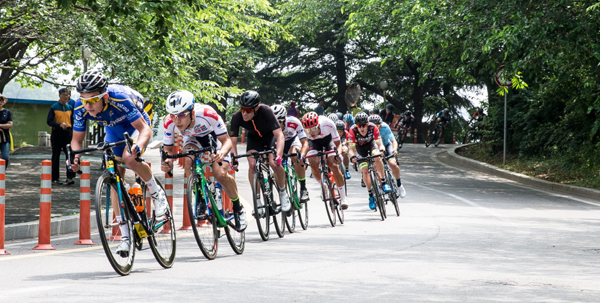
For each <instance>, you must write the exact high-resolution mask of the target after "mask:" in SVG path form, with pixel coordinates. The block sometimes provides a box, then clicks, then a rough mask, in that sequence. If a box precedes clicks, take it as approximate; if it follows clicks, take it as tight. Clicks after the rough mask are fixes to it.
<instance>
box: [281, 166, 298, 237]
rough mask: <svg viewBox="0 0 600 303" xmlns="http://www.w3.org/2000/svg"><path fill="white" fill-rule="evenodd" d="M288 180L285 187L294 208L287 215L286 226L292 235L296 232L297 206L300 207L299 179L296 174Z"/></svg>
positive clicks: (292, 174)
mask: <svg viewBox="0 0 600 303" xmlns="http://www.w3.org/2000/svg"><path fill="white" fill-rule="evenodd" d="M286 179H288V184H287V186H286V187H285V190H286V191H287V192H288V197H290V203H291V204H292V208H291V209H290V210H289V211H288V212H287V213H286V215H285V216H284V218H285V225H286V226H287V229H288V231H289V232H290V234H292V233H294V232H295V231H296V206H301V205H300V199H299V198H298V179H297V178H296V175H295V174H294V173H291V175H290V176H289V178H286Z"/></svg>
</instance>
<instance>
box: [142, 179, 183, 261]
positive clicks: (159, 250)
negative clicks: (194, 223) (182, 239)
mask: <svg viewBox="0 0 600 303" xmlns="http://www.w3.org/2000/svg"><path fill="white" fill-rule="evenodd" d="M156 184H157V185H158V186H160V188H161V190H163V191H164V188H163V186H162V184H161V183H160V181H158V179H156ZM144 201H146V199H144ZM142 215H143V217H144V218H145V213H143V214H142ZM150 224H151V226H150V227H151V228H152V234H151V235H149V236H148V242H149V243H150V249H151V250H152V254H153V255H154V258H155V259H156V261H157V262H158V264H160V265H161V266H162V267H164V268H170V267H171V266H173V262H174V261H175V251H176V240H175V239H176V238H175V228H173V227H174V226H175V221H174V220H173V213H172V212H171V207H170V206H169V207H168V208H167V213H166V214H165V215H164V216H162V217H160V218H157V217H156V216H155V215H154V212H152V220H150Z"/></svg>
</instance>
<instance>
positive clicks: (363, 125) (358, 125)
mask: <svg viewBox="0 0 600 303" xmlns="http://www.w3.org/2000/svg"><path fill="white" fill-rule="evenodd" d="M356 127H358V128H363V127H367V124H356Z"/></svg>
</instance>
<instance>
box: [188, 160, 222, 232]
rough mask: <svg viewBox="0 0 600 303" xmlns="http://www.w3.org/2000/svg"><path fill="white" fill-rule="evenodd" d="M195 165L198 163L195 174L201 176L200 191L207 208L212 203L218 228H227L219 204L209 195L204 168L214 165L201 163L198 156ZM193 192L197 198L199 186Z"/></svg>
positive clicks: (212, 210)
mask: <svg viewBox="0 0 600 303" xmlns="http://www.w3.org/2000/svg"><path fill="white" fill-rule="evenodd" d="M195 163H196V165H195V173H196V175H198V176H200V190H201V192H202V195H203V196H204V202H205V203H206V204H207V206H208V203H209V202H210V205H211V212H212V213H213V214H214V215H215V218H216V219H217V226H218V227H225V226H227V220H225V218H224V217H223V215H221V212H220V211H219V208H218V207H217V202H216V201H215V197H213V195H212V193H210V194H209V192H210V191H209V190H208V180H207V179H206V176H204V166H208V165H212V163H210V162H202V161H200V157H198V156H196V159H195ZM215 182H216V181H215ZM193 190H194V193H195V194H196V197H198V190H199V189H198V186H197V185H196V187H195V188H194V189H193ZM207 197H208V198H207ZM196 203H198V201H196ZM196 215H197V214H196Z"/></svg>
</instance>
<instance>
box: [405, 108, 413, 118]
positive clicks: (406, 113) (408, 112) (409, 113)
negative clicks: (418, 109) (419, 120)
mask: <svg viewBox="0 0 600 303" xmlns="http://www.w3.org/2000/svg"><path fill="white" fill-rule="evenodd" d="M404 115H405V116H409V117H410V116H412V112H411V111H409V110H407V111H405V112H404Z"/></svg>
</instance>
